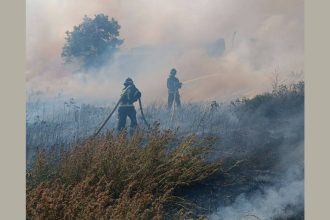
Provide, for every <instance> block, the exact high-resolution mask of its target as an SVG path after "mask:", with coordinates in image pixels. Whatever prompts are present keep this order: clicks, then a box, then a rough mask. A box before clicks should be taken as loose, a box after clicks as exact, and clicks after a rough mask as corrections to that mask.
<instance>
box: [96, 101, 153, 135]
mask: <svg viewBox="0 0 330 220" xmlns="http://www.w3.org/2000/svg"><path fill="white" fill-rule="evenodd" d="M120 101H121V98H120V99H119V100H118V102H117V104H116V105H115V107H114V109H113V110H112V111H111V113H110V114H109V116H108V117H107V118H106V119H105V121H104V122H103V124H102V125H101V127H100V128H99V129H98V130H97V131H96V132H95V134H94V137H96V136H97V135H98V134H99V133H100V132H101V130H102V129H103V127H104V126H105V124H106V123H107V122H108V121H109V119H110V118H111V116H112V115H113V113H115V111H116V109H117V108H118V106H119V103H120ZM139 106H140V111H141V116H142V119H143V122H144V123H145V124H146V126H147V127H148V129H150V125H149V123H148V121H147V120H146V118H145V116H144V113H143V108H142V101H141V98H139Z"/></svg>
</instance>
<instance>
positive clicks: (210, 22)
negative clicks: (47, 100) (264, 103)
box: [26, 0, 304, 102]
mask: <svg viewBox="0 0 330 220" xmlns="http://www.w3.org/2000/svg"><path fill="white" fill-rule="evenodd" d="M26 5H27V6H26V7H27V9H26V10H27V18H26V23H27V30H26V43H27V45H26V46H27V52H26V56H27V69H26V79H27V89H28V90H31V89H33V90H41V91H47V93H48V94H49V95H56V94H57V93H58V92H60V91H62V92H63V93H64V94H66V95H67V96H70V97H75V98H78V99H79V98H81V99H82V98H83V99H84V100H86V101H88V102H94V101H100V100H112V99H116V98H117V97H118V95H119V94H120V89H121V87H122V82H123V80H124V79H125V78H126V77H127V76H130V77H133V79H134V80H135V82H136V85H137V86H138V88H139V89H140V90H141V91H142V93H143V99H144V100H146V101H148V102H151V101H157V102H160V101H165V100H166V78H167V76H168V73H169V71H170V69H171V68H172V67H175V68H176V69H177V71H178V77H179V79H180V80H182V81H185V80H190V79H193V78H196V77H204V76H206V75H212V76H210V77H204V78H202V79H200V80H196V81H191V83H189V84H184V86H183V89H182V90H181V95H182V98H183V100H184V101H189V100H192V101H195V100H196V101H199V100H212V99H216V100H219V101H222V100H226V99H231V98H233V97H237V96H242V95H247V96H251V95H254V94H256V93H258V92H260V91H265V90H266V89H269V88H270V85H271V77H272V72H274V71H275V69H277V71H278V72H279V73H280V75H281V77H283V79H284V78H286V77H287V76H288V75H289V74H290V73H291V72H292V71H295V72H300V71H302V70H303V66H304V45H303V43H304V36H303V34H304V6H303V0H289V1H288V0H162V1H160V0H134V1H132V0H131V1H129V0H93V1H87V0H75V1H70V0H47V1H44V0H28V1H27V2H26ZM99 13H104V14H106V15H108V16H109V17H114V18H115V19H116V20H117V21H118V22H119V24H120V25H121V29H120V36H121V37H122V38H123V39H124V40H125V41H124V44H123V45H122V46H121V52H120V53H118V54H117V55H116V57H115V58H114V60H113V62H112V63H111V64H110V63H109V64H108V65H105V66H104V67H102V68H101V69H100V70H99V71H97V72H96V71H95V72H88V73H84V72H75V73H74V72H73V71H72V68H68V67H67V66H64V65H63V61H62V60H61V57H60V54H61V50H62V46H63V44H64V37H65V31H67V30H70V31H71V30H72V28H73V26H74V25H77V24H79V23H80V22H81V21H82V18H83V16H84V15H87V16H90V17H93V16H94V15H95V14H99ZM234 32H236V35H235V38H234V41H233V35H234ZM219 38H224V39H225V42H226V52H225V54H224V55H223V56H218V57H215V56H210V55H209V53H208V51H207V48H208V47H209V45H210V44H212V43H213V42H215V41H216V40H217V39H219Z"/></svg>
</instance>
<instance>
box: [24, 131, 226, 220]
mask: <svg viewBox="0 0 330 220" xmlns="http://www.w3.org/2000/svg"><path fill="white" fill-rule="evenodd" d="M213 142H214V139H213V138H204V139H199V138H197V137H196V136H193V135H192V136H189V137H186V138H178V136H177V135H176V134H175V132H173V131H170V130H167V131H163V132H160V131H159V128H157V127H155V128H154V129H153V130H152V131H151V132H149V133H144V132H141V131H137V132H136V133H135V135H134V136H133V137H132V138H128V137H127V134H126V133H125V132H123V133H121V134H119V135H114V134H112V133H108V134H107V135H106V136H102V137H99V138H97V139H94V140H93V139H90V140H87V141H85V142H84V143H82V144H81V145H78V146H76V147H74V148H72V149H71V150H61V151H57V152H55V151H54V152H39V153H38V155H37V158H36V160H35V161H34V164H33V166H32V168H31V170H29V171H28V173H27V218H28V219H186V218H188V217H189V218H191V217H194V218H197V217H198V216H196V215H194V214H193V213H194V212H192V211H193V210H196V206H195V205H194V204H193V203H191V202H189V201H187V200H186V199H185V198H181V197H178V196H177V195H176V194H175V190H176V189H179V188H184V187H189V186H192V185H194V184H198V183H202V182H203V181H206V180H207V178H209V177H211V176H214V175H220V174H221V173H222V172H223V171H222V162H221V161H209V160H208V154H209V153H210V152H211V151H210V150H211V148H212V144H213ZM200 218H202V217H200Z"/></svg>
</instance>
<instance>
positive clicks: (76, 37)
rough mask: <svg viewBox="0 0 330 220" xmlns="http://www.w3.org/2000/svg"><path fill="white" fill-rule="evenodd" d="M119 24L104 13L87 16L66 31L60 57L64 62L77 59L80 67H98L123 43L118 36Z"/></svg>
mask: <svg viewBox="0 0 330 220" xmlns="http://www.w3.org/2000/svg"><path fill="white" fill-rule="evenodd" d="M119 29H120V25H119V24H118V22H117V21H116V20H115V19H114V18H111V20H109V18H108V16H106V15H104V14H98V15H95V18H94V19H92V18H89V17H87V16H86V15H85V16H84V18H83V22H82V23H81V24H79V25H78V26H74V27H73V31H72V32H69V31H67V32H66V37H65V40H66V43H65V44H64V47H63V50H62V58H63V59H64V60H65V62H66V63H70V62H73V61H78V62H80V63H81V65H82V67H83V68H85V69H88V68H90V67H98V66H100V65H102V64H104V63H105V62H106V61H108V60H109V59H110V58H111V57H112V55H113V54H114V53H115V52H116V51H117V50H118V46H120V45H121V44H122V43H123V40H122V39H120V38H119Z"/></svg>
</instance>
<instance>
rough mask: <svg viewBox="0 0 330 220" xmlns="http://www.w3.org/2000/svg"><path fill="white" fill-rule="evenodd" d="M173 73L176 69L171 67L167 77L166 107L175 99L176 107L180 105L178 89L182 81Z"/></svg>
mask: <svg viewBox="0 0 330 220" xmlns="http://www.w3.org/2000/svg"><path fill="white" fill-rule="evenodd" d="M175 75H176V69H174V68H173V69H172V70H171V72H170V75H169V77H168V79H167V89H168V102H167V107H168V109H171V107H172V105H173V101H174V100H175V103H176V105H177V107H179V108H180V107H181V101H180V94H179V89H180V88H181V86H182V83H181V82H180V81H179V79H178V78H177V77H175Z"/></svg>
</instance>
